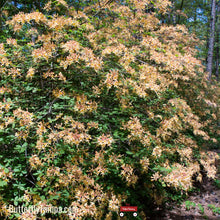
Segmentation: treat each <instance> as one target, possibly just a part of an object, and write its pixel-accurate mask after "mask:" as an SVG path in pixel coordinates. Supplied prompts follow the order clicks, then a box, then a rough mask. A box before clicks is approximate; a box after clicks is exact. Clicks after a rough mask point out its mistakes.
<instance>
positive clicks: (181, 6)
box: [177, 0, 184, 24]
mask: <svg viewBox="0 0 220 220" xmlns="http://www.w3.org/2000/svg"><path fill="white" fill-rule="evenodd" d="M183 3H184V0H182V1H181V5H180V9H179V10H180V11H182V10H183ZM177 23H178V24H180V15H178V21H177Z"/></svg>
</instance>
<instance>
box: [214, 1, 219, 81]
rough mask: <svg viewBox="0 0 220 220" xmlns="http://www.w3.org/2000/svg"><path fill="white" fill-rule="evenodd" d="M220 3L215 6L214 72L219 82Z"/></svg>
mask: <svg viewBox="0 0 220 220" xmlns="http://www.w3.org/2000/svg"><path fill="white" fill-rule="evenodd" d="M219 16H220V2H218V4H217V21H216V22H217V30H216V35H217V38H216V71H215V75H216V77H217V79H218V80H219V52H220V51H219V43H220V42H219V35H220V18H219Z"/></svg>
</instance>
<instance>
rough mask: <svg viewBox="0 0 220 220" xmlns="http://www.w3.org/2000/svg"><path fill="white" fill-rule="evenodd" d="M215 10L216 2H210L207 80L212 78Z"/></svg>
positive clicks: (213, 0)
mask: <svg viewBox="0 0 220 220" xmlns="http://www.w3.org/2000/svg"><path fill="white" fill-rule="evenodd" d="M215 10H216V1H215V0H212V6H211V19H210V35H209V47H208V59H207V68H206V70H207V72H208V73H209V75H208V80H209V81H210V80H211V77H212V62H213V50H214V41H215Z"/></svg>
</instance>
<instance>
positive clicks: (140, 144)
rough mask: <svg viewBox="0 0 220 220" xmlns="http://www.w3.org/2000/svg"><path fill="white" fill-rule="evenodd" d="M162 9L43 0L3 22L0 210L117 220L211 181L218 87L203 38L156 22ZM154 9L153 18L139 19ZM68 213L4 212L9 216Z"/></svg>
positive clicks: (133, 1)
mask: <svg viewBox="0 0 220 220" xmlns="http://www.w3.org/2000/svg"><path fill="white" fill-rule="evenodd" d="M170 4H171V3H170V2H169V1H159V0H154V1H148V0H145V1H137V0H130V1H120V2H115V1H113V2H112V3H108V2H105V3H103V2H97V3H96V2H95V1H94V3H93V4H91V5H84V6H83V7H82V8H81V9H80V8H79V7H77V8H74V7H73V6H72V7H71V6H69V5H68V4H67V3H66V2H65V1H63V0H62V1H61V0H57V1H53V2H51V1H48V2H47V4H46V5H45V7H44V8H43V11H42V12H39V11H33V12H31V13H26V14H25V13H18V14H17V15H15V16H14V17H13V18H12V19H9V20H8V21H7V25H8V28H9V30H10V33H11V37H10V38H7V39H6V40H5V41H4V42H2V43H1V44H0V61H1V67H0V72H1V84H2V85H1V87H0V95H1V102H0V113H1V118H0V133H1V135H0V143H1V154H0V192H1V193H0V211H1V213H2V216H8V217H9V218H17V219H36V218H37V216H38V217H39V218H40V219H48V218H55V217H58V218H59V219H76V218H78V219H116V218H117V217H118V216H119V215H118V214H119V208H120V206H121V205H124V204H126V203H129V204H131V205H135V206H138V217H137V218H136V219H144V218H145V217H146V215H148V214H149V212H150V211H151V210H152V208H154V207H157V206H158V205H164V204H166V202H167V201H170V200H171V199H175V198H179V197H180V196H181V195H184V194H186V193H187V192H188V191H190V190H191V189H193V187H194V186H195V183H197V182H202V179H203V178H204V177H205V176H207V177H208V178H213V179H214V178H215V174H216V171H217V170H216V167H215V166H214V163H215V160H216V159H217V158H218V155H217V154H216V153H214V152H211V151H208V149H207V146H217V144H218V143H219V134H220V132H219V130H218V124H217V119H218V118H219V112H220V111H219V103H218V101H219V100H218V97H219V85H218V84H217V83H216V84H215V83H214V82H213V83H212V84H209V82H207V74H206V73H205V72H204V66H203V65H202V62H201V61H200V60H198V59H197V58H196V53H197V51H196V50H195V46H196V45H197V44H198V43H199V42H198V40H197V39H196V38H195V37H194V36H192V35H190V34H189V33H188V32H187V29H186V27H184V26H181V25H176V26H167V25H166V24H161V23H160V21H159V19H158V17H159V15H163V14H165V13H166V12H167V10H169V6H170ZM149 5H150V6H151V7H152V5H153V7H154V12H153V11H150V12H149V11H148V10H146V9H147V7H148V6H149ZM9 205H13V206H19V205H20V206H21V205H23V206H25V207H29V206H31V205H35V206H42V207H51V206H55V207H72V208H74V212H72V213H57V214H52V213H43V212H41V213H38V214H36V213H31V212H30V211H27V210H26V212H23V213H10V212H9V210H8V209H7V207H8V206H9Z"/></svg>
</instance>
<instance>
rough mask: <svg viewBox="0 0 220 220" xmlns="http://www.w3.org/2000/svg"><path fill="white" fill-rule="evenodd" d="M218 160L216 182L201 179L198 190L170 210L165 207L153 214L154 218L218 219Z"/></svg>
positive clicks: (219, 169)
mask: <svg viewBox="0 0 220 220" xmlns="http://www.w3.org/2000/svg"><path fill="white" fill-rule="evenodd" d="M218 153H219V152H218ZM219 162H220V161H218V174H217V181H218V184H216V181H210V180H208V179H206V180H203V182H202V185H201V187H200V192H197V193H193V194H191V195H190V196H189V197H188V198H187V200H185V201H184V202H183V203H182V204H181V205H174V206H172V207H173V208H172V210H168V209H166V210H165V211H161V212H160V214H159V215H158V216H155V220H199V219H201V220H202V219H208V220H217V219H219V220H220V163H219ZM151 219H152V218H151ZM152 220H154V219H152Z"/></svg>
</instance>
